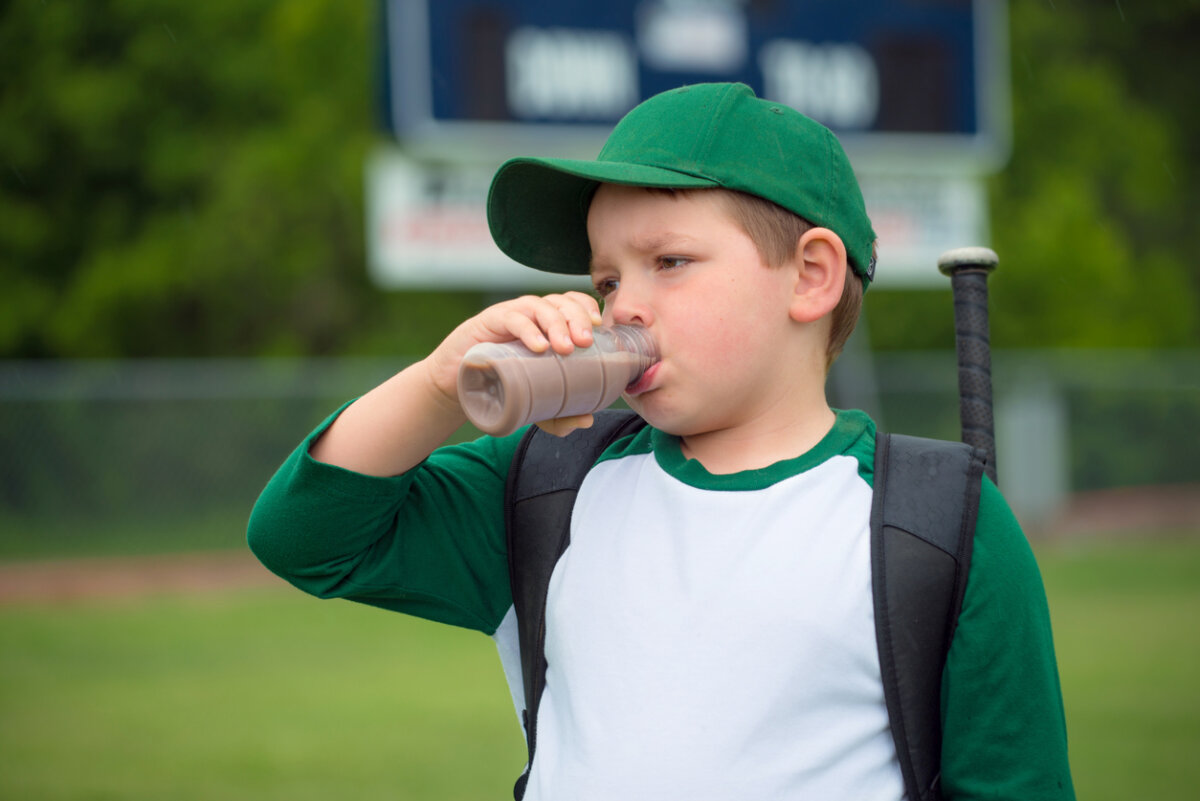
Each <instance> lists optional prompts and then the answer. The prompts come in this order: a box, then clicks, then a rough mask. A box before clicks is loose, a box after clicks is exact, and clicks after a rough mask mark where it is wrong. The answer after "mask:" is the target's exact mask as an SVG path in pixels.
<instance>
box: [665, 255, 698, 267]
mask: <svg viewBox="0 0 1200 801" xmlns="http://www.w3.org/2000/svg"><path fill="white" fill-rule="evenodd" d="M689 261H691V259H688V258H686V257H684V256H659V257H658V266H659V267H661V268H663V269H664V270H675V269H678V268H680V267H682V266H684V265H685V264H687V263H688V262H689Z"/></svg>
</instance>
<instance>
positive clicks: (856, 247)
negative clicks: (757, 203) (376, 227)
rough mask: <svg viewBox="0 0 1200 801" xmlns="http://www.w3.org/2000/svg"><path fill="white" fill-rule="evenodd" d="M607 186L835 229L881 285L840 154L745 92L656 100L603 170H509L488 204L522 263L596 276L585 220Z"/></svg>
mask: <svg viewBox="0 0 1200 801" xmlns="http://www.w3.org/2000/svg"><path fill="white" fill-rule="evenodd" d="M601 183H613V184H622V185H625V186H641V187H662V188H671V189H729V190H734V191H739V192H745V193H748V194H750V195H754V196H756V197H760V198H764V199H766V200H769V201H771V202H772V203H775V204H777V205H779V206H781V207H782V208H784V209H786V210H788V211H789V212H791V213H793V214H796V215H798V216H800V217H802V218H804V219H806V220H809V221H810V222H812V223H813V224H814V225H819V226H821V227H822V228H828V229H830V230H832V231H833V232H834V233H836V234H837V235H838V236H839V237H841V239H842V242H843V243H845V245H846V255H847V259H848V261H849V264H850V267H851V269H852V270H853V271H854V272H855V273H856V274H857V275H858V276H859V277H860V278H861V279H862V281H863V283H864V284H865V283H867V282H870V281H871V280H872V279H873V278H874V275H875V259H874V257H873V253H872V250H873V245H874V242H875V232H874V231H873V230H872V227H871V220H870V218H869V217H868V216H867V210H866V205H865V204H864V203H863V198H862V192H861V191H860V190H859V186H858V180H857V178H856V177H855V175H854V170H853V168H852V167H851V166H850V160H849V159H848V158H847V157H846V153H845V151H844V150H843V149H842V146H841V143H840V142H838V140H837V137H835V136H834V135H833V132H832V131H830V130H829V129H828V128H826V127H825V126H823V125H821V124H819V123H817V122H815V121H814V120H812V119H809V118H808V117H806V116H804V115H803V114H801V113H800V112H798V111H796V110H795V109H793V108H789V107H788V106H785V105H783V104H781V103H774V102H771V101H768V100H764V99H762V98H759V97H756V96H755V95H754V91H753V90H752V89H751V88H750V87H749V86H746V85H745V84H740V83H705V84H694V85H691V86H683V87H680V88H678V89H672V90H670V91H668V92H662V93H661V94H657V95H655V96H653V97H651V98H650V99H648V100H646V101H644V102H642V103H640V104H639V105H637V106H636V107H635V108H634V109H633V110H632V111H630V112H629V113H628V114H626V115H625V116H624V117H623V118H622V119H621V121H620V122H619V123H617V126H616V127H615V128H614V129H613V131H612V133H611V134H610V135H609V137H608V141H607V142H606V143H605V145H604V148H603V149H602V150H601V151H600V154H599V155H598V156H597V157H596V158H595V159H594V160H580V159H558V158H517V159H510V160H509V161H507V162H505V163H504V164H503V165H501V167H500V169H499V170H497V172H496V176H495V178H493V179H492V187H491V190H490V192H489V193H488V201H487V213H488V226H489V228H490V230H491V233H492V238H493V239H494V240H495V241H496V244H497V245H498V246H499V247H500V249H501V250H502V251H503V252H504V253H506V254H507V255H508V256H510V257H511V258H512V259H513V260H515V261H517V262H520V263H521V264H526V265H528V266H530V267H535V268H537V269H539V270H546V271H548V272H556V273H568V274H585V273H587V271H588V265H589V262H590V257H591V248H590V245H589V242H588V238H587V209H588V204H589V202H590V200H591V197H592V194H593V193H594V192H595V190H596V187H597V186H598V185H600V184H601Z"/></svg>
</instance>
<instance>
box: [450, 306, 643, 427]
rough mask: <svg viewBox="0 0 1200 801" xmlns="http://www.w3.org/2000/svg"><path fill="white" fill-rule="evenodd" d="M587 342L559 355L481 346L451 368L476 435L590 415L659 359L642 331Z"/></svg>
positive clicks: (625, 328)
mask: <svg viewBox="0 0 1200 801" xmlns="http://www.w3.org/2000/svg"><path fill="white" fill-rule="evenodd" d="M592 335H593V340H594V343H593V344H592V345H590V346H589V347H586V348H579V347H577V348H575V350H574V351H573V352H571V353H570V354H568V355H566V356H563V355H560V354H558V353H555V352H554V351H553V350H552V349H548V350H546V351H545V352H544V353H534V352H533V351H531V350H529V348H527V347H525V346H524V345H522V344H521V343H520V342H504V343H496V342H484V343H480V344H478V345H476V346H475V347H473V348H471V349H470V350H468V351H467V353H466V355H465V356H463V360H462V364H460V365H459V368H458V400H459V403H461V404H462V407H463V410H464V411H465V412H466V413H467V417H468V418H469V419H470V420H471V422H472V423H474V424H475V425H476V426H477V427H478V428H479V429H480V430H481V431H484V432H486V433H488V434H492V435H495V436H504V435H505V434H511V433H512V432H514V431H516V430H517V429H518V428H520V427H521V426H523V425H527V424H529V423H537V422H541V421H543V420H550V419H552V418H555V417H568V416H571V415H576V414H591V413H592V412H595V411H598V410H600V409H603V408H605V407H606V406H609V405H610V404H612V403H613V401H615V400H616V399H617V397H618V396H620V394H621V392H623V391H624V390H625V388H626V387H628V386H629V385H630V384H633V383H634V382H636V381H637V380H638V379H639V378H641V377H642V374H643V373H645V372H646V370H647V369H648V368H649V367H650V366H651V365H652V364H654V363H655V362H657V361H658V348H657V347H656V346H655V344H654V340H653V339H651V338H650V334H649V332H647V331H646V329H645V328H643V327H641V326H630V325H616V326H612V327H608V328H595V329H593V330H592Z"/></svg>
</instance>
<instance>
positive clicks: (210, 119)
mask: <svg viewBox="0 0 1200 801" xmlns="http://www.w3.org/2000/svg"><path fill="white" fill-rule="evenodd" d="M374 8H375V4H374V3H365V2H357V3H355V2H351V3H344V2H337V0H291V2H287V3H275V2H264V1H263V0H250V1H249V2H247V1H246V0H238V1H237V2H231V1H229V0H226V1H225V2H208V3H177V2H176V3H170V2H155V1H154V0H108V2H96V3H84V4H76V3H66V2H54V1H50V2H28V1H27V2H15V3H8V4H6V5H5V6H4V7H3V9H2V10H0V71H2V72H0V74H3V75H4V76H6V77H5V79H4V81H5V84H4V89H3V94H2V95H0V120H2V121H3V122H2V124H0V154H2V155H0V158H2V159H3V163H0V282H2V285H3V291H2V292H0V354H3V355H8V356H112V355H123V356H146V355H218V354H220V355H229V354H248V353H331V352H340V351H341V350H343V349H344V348H346V347H347V345H348V342H349V340H350V339H351V338H352V337H353V336H354V334H355V331H356V323H357V322H359V321H363V320H365V319H368V318H370V317H371V316H372V314H378V313H379V312H380V309H381V307H382V304H381V303H380V299H379V297H378V293H377V292H375V291H373V290H372V288H371V287H370V286H369V284H368V282H367V279H366V276H365V271H364V269H363V261H364V258H363V249H364V244H363V225H362V218H363V210H362V203H363V193H362V170H363V160H364V156H365V153H366V151H367V148H368V147H369V146H370V143H371V141H372V138H373V136H374V131H373V128H372V85H373V81H374V76H373V75H372V74H371V68H372V66H373V60H372V58H371V55H370V53H371V48H370V47H369V46H368V43H369V42H372V41H374V37H373V35H372V33H371V31H372V30H373V27H372V26H373V25H374V22H375V21H374V19H373V10H374ZM14 76H15V77H14Z"/></svg>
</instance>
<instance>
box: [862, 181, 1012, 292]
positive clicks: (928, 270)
mask: <svg viewBox="0 0 1200 801" xmlns="http://www.w3.org/2000/svg"><path fill="white" fill-rule="evenodd" d="M859 185H860V186H861V187H862V191H863V199H864V200H865V201H866V204H867V215H868V216H869V217H870V218H871V225H872V227H874V229H875V236H876V237H877V242H878V247H879V262H878V264H877V265H876V268H875V283H874V284H873V286H876V287H882V288H884V289H886V288H889V287H891V288H898V289H899V288H909V287H947V288H948V287H949V286H950V281H949V279H948V278H946V276H944V275H942V273H941V272H939V271H938V268H937V262H938V257H939V256H941V255H942V254H943V253H944V252H946V251H947V250H950V249H952V248H961V247H974V246H982V247H987V246H988V244H989V233H988V204H987V191H986V188H985V187H984V183H983V178H981V177H978V176H970V175H953V174H951V175H903V174H895V173H871V174H860V175H859Z"/></svg>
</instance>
